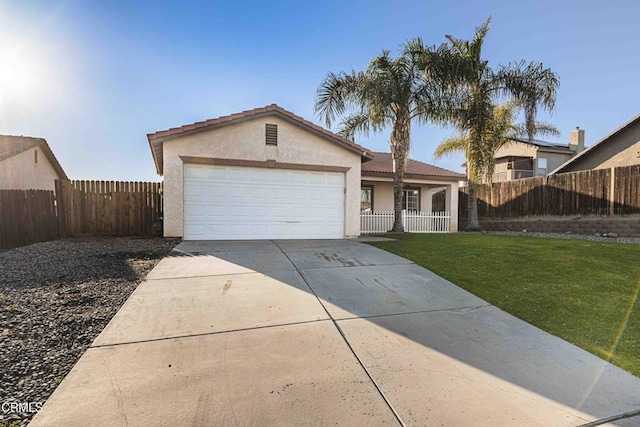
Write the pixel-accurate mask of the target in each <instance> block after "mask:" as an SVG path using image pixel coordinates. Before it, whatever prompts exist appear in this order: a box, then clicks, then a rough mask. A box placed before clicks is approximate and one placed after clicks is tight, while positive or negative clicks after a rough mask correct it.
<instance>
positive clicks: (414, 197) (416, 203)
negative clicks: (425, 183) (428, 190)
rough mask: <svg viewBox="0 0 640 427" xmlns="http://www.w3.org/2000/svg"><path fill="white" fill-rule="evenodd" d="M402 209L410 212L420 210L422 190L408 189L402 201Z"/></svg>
mask: <svg viewBox="0 0 640 427" xmlns="http://www.w3.org/2000/svg"><path fill="white" fill-rule="evenodd" d="M402 209H406V210H408V211H419V210H420V190H419V189H417V188H406V189H405V190H404V198H403V200H402Z"/></svg>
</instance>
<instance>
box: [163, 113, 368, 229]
mask: <svg viewBox="0 0 640 427" xmlns="http://www.w3.org/2000/svg"><path fill="white" fill-rule="evenodd" d="M266 123H271V124H276V125H278V145H276V146H272V145H266V144H265V124H266ZM179 156H192V157H205V158H218V159H230V160H249V161H262V162H264V161H267V160H275V161H276V167H277V164H278V163H295V164H303V165H319V166H332V167H345V168H350V169H349V170H348V171H347V172H346V173H345V185H346V191H345V210H346V213H345V215H346V217H345V235H346V237H355V236H358V235H359V234H360V163H361V159H360V155H359V154H357V153H353V152H351V151H348V150H346V149H344V148H342V147H340V146H338V145H336V144H334V143H333V142H330V141H327V140H326V139H324V138H322V137H319V136H316V135H315V134H313V133H311V132H309V131H307V130H304V129H303V128H300V127H298V126H296V125H293V124H291V123H290V122H288V121H286V120H283V119H280V118H278V117H274V116H269V117H262V118H258V119H254V120H250V121H245V122H241V123H235V124H230V125H228V126H225V127H221V128H218V129H213V130H210V131H203V132H200V133H196V134H193V135H186V136H183V137H179V138H176V139H172V140H169V141H165V142H164V144H163V159H164V187H163V188H164V235H165V237H182V236H183V235H184V234H183V202H184V199H183V190H184V182H183V161H182V160H181V159H180V157H179Z"/></svg>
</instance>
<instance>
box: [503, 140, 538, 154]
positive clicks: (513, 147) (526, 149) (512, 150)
mask: <svg viewBox="0 0 640 427" xmlns="http://www.w3.org/2000/svg"><path fill="white" fill-rule="evenodd" d="M536 151H537V148H536V147H535V146H533V145H530V144H524V143H522V142H517V141H511V142H509V143H507V144H505V145H503V146H502V147H501V148H500V149H499V150H498V152H497V153H496V155H495V157H496V158H500V157H509V156H514V157H536Z"/></svg>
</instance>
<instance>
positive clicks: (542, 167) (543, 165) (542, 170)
mask: <svg viewBox="0 0 640 427" xmlns="http://www.w3.org/2000/svg"><path fill="white" fill-rule="evenodd" d="M545 175H547V159H545V158H544V157H539V158H538V176H545Z"/></svg>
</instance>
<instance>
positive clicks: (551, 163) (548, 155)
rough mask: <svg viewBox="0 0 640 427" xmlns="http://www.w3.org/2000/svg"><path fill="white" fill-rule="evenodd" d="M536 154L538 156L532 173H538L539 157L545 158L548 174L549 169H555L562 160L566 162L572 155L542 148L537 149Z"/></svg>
mask: <svg viewBox="0 0 640 427" xmlns="http://www.w3.org/2000/svg"><path fill="white" fill-rule="evenodd" d="M537 156H538V157H537V158H536V164H535V165H534V168H535V171H534V172H535V173H534V175H538V172H537V170H538V164H537V160H538V159H539V158H541V157H543V158H545V159H547V174H549V173H550V172H551V171H553V170H555V169H556V168H559V167H560V166H561V165H562V164H563V163H564V162H566V161H567V160H569V159H570V158H571V157H573V155H569V154H562V153H552V152H548V151H543V150H538V155H537Z"/></svg>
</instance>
